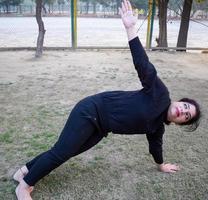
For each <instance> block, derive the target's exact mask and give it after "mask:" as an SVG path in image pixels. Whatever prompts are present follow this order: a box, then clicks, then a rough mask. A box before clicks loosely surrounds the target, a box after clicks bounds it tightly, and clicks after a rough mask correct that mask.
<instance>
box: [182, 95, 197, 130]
mask: <svg viewBox="0 0 208 200" xmlns="http://www.w3.org/2000/svg"><path fill="white" fill-rule="evenodd" d="M179 101H182V102H187V103H190V104H192V105H194V106H195V108H196V115H195V116H194V117H193V118H192V119H191V120H189V121H187V122H183V123H180V125H183V126H184V125H186V126H187V128H186V131H189V132H192V131H195V130H196V129H197V128H198V126H199V124H200V119H201V109H200V106H199V104H198V103H197V102H196V101H195V100H193V99H189V98H182V99H180V100H179Z"/></svg>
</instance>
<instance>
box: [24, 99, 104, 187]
mask: <svg viewBox="0 0 208 200" xmlns="http://www.w3.org/2000/svg"><path fill="white" fill-rule="evenodd" d="M92 118H93V119H94V120H96V119H98V114H97V111H96V107H95V105H94V104H93V102H92V101H91V99H90V97H87V98H85V99H83V100H82V101H80V102H79V103H78V104H77V105H76V106H75V107H74V108H73V110H72V112H71V114H70V116H69V118H68V120H67V122H66V124H65V126H64V129H63V130H62V132H61V135H60V137H59V139H58V141H57V142H56V143H55V145H54V146H53V147H52V148H51V149H50V150H49V151H46V152H44V153H42V154H40V155H38V156H37V157H35V158H34V159H33V160H31V161H30V162H28V163H27V164H26V166H27V168H28V170H29V172H28V174H27V175H26V176H25V177H24V181H25V182H26V183H27V184H28V185H30V186H34V185H35V184H36V183H37V182H38V181H39V180H40V179H41V178H43V177H44V176H46V175H47V174H49V173H50V172H51V171H52V170H53V169H55V168H57V167H58V166H60V165H61V164H63V163H64V162H66V161H67V160H68V159H69V158H71V157H73V156H76V155H78V154H80V153H82V152H84V151H86V150H88V149H90V148H91V147H93V146H94V145H96V144H97V143H98V142H99V141H100V140H101V139H102V138H103V135H102V134H100V133H99V132H98V130H97V127H96V126H95V125H94V123H93V122H92V120H91V119H92Z"/></svg>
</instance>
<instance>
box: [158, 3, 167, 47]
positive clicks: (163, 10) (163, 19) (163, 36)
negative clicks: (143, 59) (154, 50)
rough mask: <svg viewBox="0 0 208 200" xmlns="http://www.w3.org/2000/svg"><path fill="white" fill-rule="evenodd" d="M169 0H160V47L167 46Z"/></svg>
mask: <svg viewBox="0 0 208 200" xmlns="http://www.w3.org/2000/svg"><path fill="white" fill-rule="evenodd" d="M168 2H169V0H158V17H159V38H158V39H157V42H158V46H159V47H167V46H168V42H167V7H168Z"/></svg>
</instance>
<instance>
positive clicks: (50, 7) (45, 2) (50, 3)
mask: <svg viewBox="0 0 208 200" xmlns="http://www.w3.org/2000/svg"><path fill="white" fill-rule="evenodd" d="M55 1H56V0H43V5H44V6H45V5H48V12H49V13H51V10H52V12H53V4H54V3H55Z"/></svg>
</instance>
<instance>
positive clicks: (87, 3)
mask: <svg viewBox="0 0 208 200" xmlns="http://www.w3.org/2000/svg"><path fill="white" fill-rule="evenodd" d="M89 4H90V2H89V0H87V2H86V14H88V12H89Z"/></svg>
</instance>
